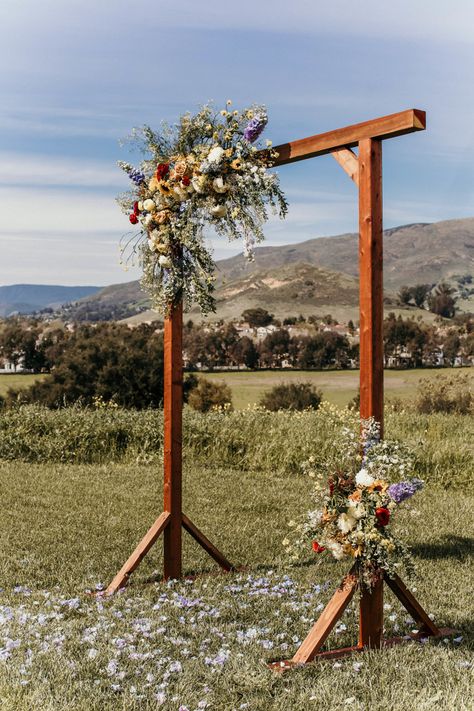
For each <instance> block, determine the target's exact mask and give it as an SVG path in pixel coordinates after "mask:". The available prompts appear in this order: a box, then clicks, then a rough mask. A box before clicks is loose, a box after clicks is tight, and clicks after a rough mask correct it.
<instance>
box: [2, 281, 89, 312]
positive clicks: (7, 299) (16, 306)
mask: <svg viewBox="0 0 474 711" xmlns="http://www.w3.org/2000/svg"><path fill="white" fill-rule="evenodd" d="M101 289H102V287H101V286H60V285H56V284H52V285H48V284H12V285H10V286H0V316H10V315H11V314H15V313H20V314H28V313H32V312H33V311H39V310H41V309H44V308H48V307H50V308H53V309H55V308H58V307H59V306H61V305H62V304H66V303H68V302H70V301H78V300H79V299H82V298H84V297H88V296H91V295H92V294H95V293H96V292H98V291H100V290H101Z"/></svg>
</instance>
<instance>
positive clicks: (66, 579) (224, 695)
mask: <svg viewBox="0 0 474 711" xmlns="http://www.w3.org/2000/svg"><path fill="white" fill-rule="evenodd" d="M161 485H162V479H161V473H160V467H159V466H158V465H157V464H154V465H153V466H139V465H136V464H128V465H124V464H104V465H74V464H67V465H61V464H53V463H48V464H26V463H20V462H18V461H14V462H8V463H7V462H3V463H0V494H1V498H2V516H1V518H0V550H1V551H2V555H1V559H0V571H1V588H2V590H1V592H0V700H1V702H0V707H1V709H2V711H3V710H5V711H32V710H35V711H36V710H38V711H39V710H41V711H53V710H54V711H57V710H61V711H62V710H66V709H67V710H71V711H72V710H73V711H109V710H110V711H112V710H113V711H115V710H116V709H127V710H128V709H130V710H132V709H156V708H161V709H165V710H168V709H169V710H170V711H171V710H173V711H178V710H179V709H181V710H182V711H183V709H188V711H198V710H199V709H213V710H215V711H233V710H234V709H235V710H239V711H240V710H241V709H247V710H248V711H269V710H273V709H275V710H278V711H303V710H306V709H316V710H318V711H323V710H324V711H326V710H327V709H340V710H341V711H342V710H344V709H347V708H351V709H357V710H358V711H362V710H364V711H365V710H367V711H368V710H369V709H370V710H374V711H382V710H383V711H386V709H390V711H421V710H425V709H426V710H427V711H428V710H431V709H440V710H441V709H443V710H446V711H451V710H452V711H467V710H468V709H469V710H470V709H472V688H473V687H472V682H473V676H472V675H473V642H474V639H473V633H472V616H473V613H474V609H473V598H472V589H473V585H474V569H473V566H472V559H471V558H470V556H471V555H472V542H473V538H474V497H473V495H472V490H471V491H470V492H460V491H458V492H446V491H443V490H441V489H436V488H428V489H427V490H425V491H424V492H422V493H421V494H420V495H418V500H417V501H416V504H415V506H414V513H412V514H411V515H408V513H407V514H404V515H403V514H402V516H401V526H402V528H404V529H405V528H406V533H405V536H406V538H407V540H408V542H409V543H411V545H412V546H413V550H414V554H415V557H416V561H417V564H418V567H419V579H418V581H417V583H416V594H417V596H418V598H419V599H420V601H422V602H423V604H424V606H425V607H426V609H427V610H428V611H429V612H430V613H432V614H433V615H434V617H435V620H436V622H437V623H439V624H440V625H443V626H444V625H445V626H452V627H454V628H456V629H458V630H459V631H460V634H459V635H458V637H457V638H456V640H457V641H452V640H437V641H429V642H427V643H426V644H424V645H421V644H415V643H408V644H406V645H403V646H399V647H395V648H392V649H390V650H385V651H382V652H373V653H367V654H365V655H363V656H358V657H357V659H353V658H352V659H351V658H349V659H345V660H341V661H338V662H324V663H318V664H315V665H311V666H308V667H307V668H304V669H297V670H294V671H292V672H291V673H288V674H287V675H284V676H276V675H275V674H274V673H272V672H271V671H269V670H268V668H267V667H266V662H267V661H268V660H270V659H274V658H281V657H288V656H291V654H292V653H293V652H294V651H295V649H296V647H297V646H298V643H299V640H301V639H302V637H303V636H304V635H305V634H306V632H307V630H308V629H309V627H310V626H311V624H312V622H313V621H314V620H315V618H316V617H317V616H318V614H319V611H320V609H321V608H322V606H323V605H324V604H325V602H326V601H327V600H328V599H329V597H330V595H331V591H332V590H333V589H334V587H335V586H336V585H337V584H338V582H339V580H340V578H341V576H342V575H343V573H344V572H345V565H344V564H341V563H338V564H336V563H334V564H333V563H331V562H327V563H325V564H323V566H322V567H318V568H315V566H314V565H312V564H311V560H312V559H311V554H310V555H309V557H308V562H307V564H305V565H299V566H291V565H289V563H288V560H287V558H286V554H285V551H284V548H283V547H282V545H281V541H282V539H283V537H284V536H285V535H286V532H287V530H288V529H287V522H288V520H289V519H291V518H294V517H295V516H297V515H298V514H299V513H301V512H302V511H304V510H305V509H307V508H308V491H309V482H308V480H306V479H305V478H304V477H303V476H301V475H293V476H288V475H284V476H282V475H279V474H277V473H275V471H272V470H271V469H267V470H265V471H259V472H255V470H253V469H251V470H242V469H231V468H223V467H218V466H211V465H209V466H197V465H192V464H191V463H190V461H189V459H188V463H187V465H186V467H185V476H184V510H185V511H186V513H187V514H188V515H189V516H190V517H191V518H192V519H193V520H194V521H195V523H196V524H197V525H198V526H199V527H200V528H201V529H202V530H203V531H204V532H205V533H206V534H207V535H208V536H209V537H210V538H211V539H212V540H213V541H214V542H215V543H216V544H217V545H218V546H219V547H220V548H221V550H222V551H223V552H224V553H225V554H226V555H227V556H228V557H229V558H230V560H232V561H233V562H234V563H235V564H236V565H239V566H244V567H245V568H244V570H243V571H242V572H237V573H232V574H218V575H217V576H216V575H207V574H205V575H202V576H200V577H198V578H197V579H196V580H194V581H193V580H188V581H184V582H181V583H174V584H163V583H161V582H160V571H161V562H162V556H161V546H160V545H156V546H155V547H154V549H153V550H152V552H151V553H150V554H149V556H148V557H147V558H146V559H145V560H144V562H143V563H142V565H141V567H140V568H139V569H138V570H137V571H136V573H135V574H134V575H133V576H132V579H131V582H130V585H129V587H128V589H127V590H126V591H125V592H123V593H121V594H119V595H117V596H116V597H115V598H113V599H110V600H104V599H100V598H99V599H97V598H95V597H91V596H90V595H87V594H86V593H85V591H86V590H87V589H92V590H94V589H95V587H96V586H97V585H99V584H106V583H107V582H108V581H109V580H110V579H111V577H112V576H113V575H114V573H115V572H116V571H117V570H118V568H119V567H120V566H121V564H122V563H123V562H124V560H125V558H126V557H127V556H128V554H129V553H130V552H131V550H132V549H133V547H134V546H135V544H136V543H137V542H138V540H139V539H140V537H141V536H142V535H143V534H144V532H145V531H146V529H147V527H148V526H149V525H150V524H151V523H152V522H153V521H154V519H155V518H156V517H157V515H158V514H159V512H160V511H161ZM214 570H215V568H214V565H213V563H212V562H211V561H210V559H208V558H207V557H205V555H204V554H203V553H202V551H201V550H200V549H199V548H198V547H197V546H196V545H195V544H194V542H192V541H190V540H189V538H186V539H185V571H186V573H188V574H192V573H196V572H202V573H210V572H213V571H214ZM385 604H386V610H385V622H386V633H387V635H390V634H393V633H403V632H404V631H405V630H410V629H413V623H412V622H411V623H410V621H409V620H408V617H407V615H406V613H405V612H404V611H402V610H401V608H400V607H399V605H398V604H397V603H396V601H395V600H394V599H393V598H392V597H391V595H390V594H389V593H387V595H386V599H385ZM356 621H357V608H356V603H355V602H354V603H353V604H351V607H350V608H349V610H348V612H347V613H346V614H345V615H344V617H343V618H342V620H341V623H340V624H338V626H337V628H336V632H335V633H333V636H332V638H330V641H331V644H332V645H337V646H343V645H345V644H349V643H351V642H352V641H353V640H354V638H355V635H356Z"/></svg>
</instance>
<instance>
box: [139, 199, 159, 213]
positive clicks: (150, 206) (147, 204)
mask: <svg viewBox="0 0 474 711" xmlns="http://www.w3.org/2000/svg"><path fill="white" fill-rule="evenodd" d="M139 207H140V206H139ZM155 208H156V205H155V203H154V201H153V200H151V199H150V198H148V200H145V201H144V202H143V209H144V210H147V212H152V211H153V210H154V209H155Z"/></svg>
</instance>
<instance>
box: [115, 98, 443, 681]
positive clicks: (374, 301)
mask: <svg viewBox="0 0 474 711" xmlns="http://www.w3.org/2000/svg"><path fill="white" fill-rule="evenodd" d="M425 128H426V118H425V112H424V111H420V110H418V109H408V110H406V111H401V112H399V113H396V114H390V115H389V116H383V117H381V118H376V119H373V120H371V121H365V122H363V123H358V124H354V125H352V126H346V127H345V128H340V129H336V130H335V131H328V132H327V133H322V134H318V135H315V136H310V137H308V138H302V139H300V140H297V141H292V142H290V143H285V144H282V145H280V146H276V147H275V150H276V151H277V152H278V154H279V157H278V159H277V160H276V165H277V166H278V165H286V164H288V163H295V162H296V161H300V160H306V159H308V158H315V157H316V156H321V155H327V154H330V155H332V156H333V157H334V158H335V159H336V161H337V162H338V163H339V164H340V166H341V167H342V168H343V169H344V171H345V172H346V173H347V174H348V175H349V177H350V178H351V179H352V180H353V181H354V183H355V184H356V185H357V186H358V190H359V274H360V286H359V292H360V293H359V310H360V415H361V418H363V419H367V418H369V417H373V418H374V419H375V420H376V421H377V422H379V423H380V427H381V432H383V396H384V394H383V232H382V230H383V228H382V221H383V220H382V141H384V140H385V139H388V138H394V137H396V136H402V135H405V134H407V133H413V132H414V131H423V130H424V129H425ZM353 148H357V149H358V154H357V153H355V152H354V151H353V150H352V149H353ZM182 325H183V309H182V304H178V305H176V306H175V307H174V308H173V309H172V310H171V312H170V314H169V316H168V317H167V318H166V319H165V331H164V363H165V365H164V491H163V509H164V510H163V513H161V514H160V516H159V517H158V518H157V519H156V521H155V523H154V524H153V525H152V526H151V528H150V529H149V531H148V532H147V533H146V535H145V536H144V538H143V539H142V540H141V541H140V543H139V544H138V546H137V547H136V549H135V550H134V552H133V553H132V555H131V556H130V557H129V558H128V560H127V561H126V562H125V564H124V565H123V566H122V568H121V569H120V571H119V572H118V573H117V575H116V576H115V577H114V579H113V580H112V582H111V583H110V585H109V586H108V588H107V590H106V593H108V594H112V593H115V592H116V591H117V590H118V589H119V588H121V587H123V586H124V585H126V583H127V581H128V578H129V576H130V575H131V573H132V572H133V571H134V570H135V569H136V568H137V566H138V565H139V564H140V561H141V560H142V559H143V558H144V556H145V555H146V554H147V552H148V551H149V550H150V548H151V547H152V546H153V544H154V543H155V541H156V540H157V539H158V538H159V536H160V535H161V534H162V533H163V539H164V570H163V573H164V578H165V579H170V578H180V577H181V576H182V535H181V534H182V529H183V528H184V529H185V530H186V531H187V532H188V533H189V534H190V535H191V536H192V537H193V538H194V539H195V540H196V541H197V542H198V543H199V544H200V545H201V546H202V547H203V548H204V550H205V551H206V552H207V553H208V554H209V555H210V556H211V557H212V558H214V560H215V561H216V562H217V563H218V564H219V565H220V566H221V567H222V568H223V569H224V570H226V571H230V570H232V568H233V566H232V565H231V563H230V562H229V561H228V560H227V558H225V556H224V555H223V554H222V553H221V552H220V551H219V550H218V549H217V548H216V547H215V546H214V545H213V544H212V543H211V541H209V539H208V538H206V536H205V535H204V534H203V533H202V532H201V531H200V530H199V529H198V528H197V527H196V526H195V525H194V524H193V522H192V521H191V520H190V519H189V518H188V517H187V516H186V515H185V514H184V513H183V510H182V392H183V364H182ZM383 582H384V579H382V578H381V579H380V580H379V582H378V583H377V584H376V585H375V587H374V588H373V589H372V591H371V592H369V591H367V590H363V591H362V594H361V600H360V615H359V640H358V643H357V645H355V646H353V647H347V648H344V649H336V650H330V651H324V652H321V651H320V650H321V647H322V646H323V644H324V642H325V641H326V639H327V637H328V635H329V634H330V632H331V630H332V629H333V627H334V625H335V624H336V622H337V621H338V619H339V618H340V617H341V615H342V614H343V612H344V610H345V608H346V607H347V605H348V604H349V602H350V600H351V599H352V597H353V595H354V592H355V590H356V588H357V575H356V574H355V570H354V568H353V569H352V570H351V571H350V572H349V574H348V575H347V576H346V577H345V578H344V580H343V581H342V583H341V585H340V587H339V588H338V589H337V590H336V592H335V593H334V595H333V597H332V598H331V600H330V601H329V603H328V605H327V606H326V608H325V609H324V611H323V612H322V614H321V616H320V617H319V619H318V621H317V622H316V623H315V625H314V626H313V628H312V629H311V630H310V632H309V634H308V636H307V637H306V639H305V640H304V641H303V643H302V644H301V646H300V648H299V649H298V650H297V652H296V654H295V655H294V656H293V658H292V659H291V660H288V661H284V662H275V664H274V665H273V666H274V668H276V669H279V670H284V669H286V668H289V667H291V666H294V665H295V664H296V665H299V664H305V663H307V662H310V661H312V660H313V659H315V658H316V657H321V658H327V657H340V656H344V655H346V654H350V653H352V652H356V651H361V650H363V649H365V648H367V647H371V648H380V647H381V646H382V645H383V644H394V643H396V642H398V641H401V640H400V639H399V638H395V639H391V640H382V629H383ZM385 582H386V583H387V584H388V585H389V587H390V588H391V589H392V591H393V592H394V593H395V595H396V596H397V597H398V598H399V600H400V601H401V603H402V604H403V605H404V606H405V608H406V609H407V610H408V612H409V613H410V614H411V616H412V617H413V619H414V620H415V621H416V622H417V623H418V625H419V627H420V629H419V632H418V635H413V636H414V637H415V638H416V637H417V636H421V635H422V636H426V635H432V636H439V635H441V634H449V633H451V632H452V630H446V629H443V630H440V629H439V628H438V627H437V626H436V625H435V624H434V623H433V622H432V621H431V619H430V617H429V616H428V615H427V614H426V612H425V611H424V610H423V608H422V607H421V606H420V605H419V603H418V602H417V600H416V599H415V598H414V597H413V595H412V594H411V592H410V591H409V590H408V589H407V588H406V587H405V586H404V584H403V583H402V581H401V580H400V579H399V578H397V577H395V578H394V579H393V578H392V579H390V578H388V577H386V578H385Z"/></svg>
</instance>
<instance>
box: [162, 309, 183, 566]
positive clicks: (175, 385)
mask: <svg viewBox="0 0 474 711" xmlns="http://www.w3.org/2000/svg"><path fill="white" fill-rule="evenodd" d="M182 342H183V304H182V302H180V303H178V304H176V305H175V306H174V307H173V308H172V310H171V312H170V314H169V316H168V317H167V318H166V319H165V333H164V489H163V504H164V506H163V508H164V510H165V511H167V512H169V513H170V515H171V516H170V520H169V524H168V526H167V527H166V529H165V531H164V577H165V579H168V578H180V577H181V551H182V541H181V525H182V518H181V509H182V431H183V352H182Z"/></svg>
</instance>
